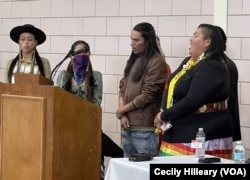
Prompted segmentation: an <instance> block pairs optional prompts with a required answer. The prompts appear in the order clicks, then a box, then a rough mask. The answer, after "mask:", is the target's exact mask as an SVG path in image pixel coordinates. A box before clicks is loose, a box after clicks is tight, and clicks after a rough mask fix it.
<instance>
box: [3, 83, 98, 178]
mask: <svg viewBox="0 0 250 180" xmlns="http://www.w3.org/2000/svg"><path fill="white" fill-rule="evenodd" d="M0 96H1V108H0V118H1V119H0V120H1V121H0V122H1V124H0V125H1V129H0V130H1V132H0V146H1V155H0V158H1V159H0V160H1V164H0V165H1V166H0V180H13V179H18V180H40V179H41V180H90V179H91V180H99V179H100V163H101V162H100V157H101V108H100V107H97V106H96V105H94V104H92V103H89V102H87V101H85V100H83V99H81V98H79V97H77V96H75V95H72V94H70V93H68V92H66V91H64V90H62V89H60V88H58V87H55V86H49V85H34V84H32V85H31V84H23V83H20V84H5V83H0Z"/></svg>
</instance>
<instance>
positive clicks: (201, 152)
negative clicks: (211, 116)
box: [195, 128, 206, 159]
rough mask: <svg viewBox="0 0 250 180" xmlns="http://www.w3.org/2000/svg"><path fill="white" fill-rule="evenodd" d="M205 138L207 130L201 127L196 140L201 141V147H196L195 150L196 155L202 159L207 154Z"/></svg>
mask: <svg viewBox="0 0 250 180" xmlns="http://www.w3.org/2000/svg"><path fill="white" fill-rule="evenodd" d="M205 139H206V135H205V132H204V131H203V128H199V130H198V132H197V134H196V140H199V141H201V145H200V147H198V148H196V150H195V155H196V157H198V158H200V159H202V158H204V156H205Z"/></svg>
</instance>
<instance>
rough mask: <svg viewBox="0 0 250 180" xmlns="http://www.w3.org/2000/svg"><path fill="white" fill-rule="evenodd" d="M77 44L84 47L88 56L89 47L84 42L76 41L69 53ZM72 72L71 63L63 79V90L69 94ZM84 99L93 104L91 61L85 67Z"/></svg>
mask: <svg viewBox="0 0 250 180" xmlns="http://www.w3.org/2000/svg"><path fill="white" fill-rule="evenodd" d="M79 44H83V45H84V46H85V49H86V52H88V53H89V54H90V47H89V45H88V43H86V42H85V41H82V40H78V41H76V42H74V43H73V44H72V46H71V49H70V51H71V52H74V50H75V47H76V46H77V45H79ZM73 74H74V71H73V64H72V61H71V62H70V63H69V64H68V67H67V69H66V76H65V79H64V82H65V84H64V89H65V90H66V91H69V92H71V88H72V81H71V80H72V77H73ZM85 89H86V91H85V99H86V100H87V101H89V102H93V101H94V75H93V68H92V64H91V61H90V60H89V63H88V67H87V72H86V77H85Z"/></svg>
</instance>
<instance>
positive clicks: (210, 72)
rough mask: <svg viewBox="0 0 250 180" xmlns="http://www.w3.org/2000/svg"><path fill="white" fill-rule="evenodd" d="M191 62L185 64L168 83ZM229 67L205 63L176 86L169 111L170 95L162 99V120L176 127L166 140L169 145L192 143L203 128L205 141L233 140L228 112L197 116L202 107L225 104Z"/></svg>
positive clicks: (170, 131)
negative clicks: (228, 138) (167, 104)
mask: <svg viewBox="0 0 250 180" xmlns="http://www.w3.org/2000/svg"><path fill="white" fill-rule="evenodd" d="M189 59H190V57H187V58H186V59H184V60H183V62H182V63H181V65H180V66H179V67H178V68H177V70H176V71H174V72H173V73H172V75H171V76H170V78H169V81H170V80H171V79H172V78H173V77H174V76H175V75H176V74H177V73H178V72H179V71H180V70H181V69H182V67H183V65H184V64H186V62H187V61H188V60H189ZM228 69H229V68H228V66H227V65H226V64H225V62H223V61H218V60H213V59H204V60H201V61H200V62H199V63H197V64H196V65H195V66H194V67H193V68H192V69H190V70H188V71H187V72H186V73H185V74H184V75H183V76H182V77H181V78H180V79H179V80H178V82H177V83H176V85H175V90H174V97H173V106H172V107H171V108H169V109H166V99H167V94H168V93H165V96H164V97H163V103H162V108H163V109H164V112H163V113H162V116H161V118H162V119H164V120H171V123H172V125H173V127H172V128H171V129H169V130H168V131H166V132H165V133H164V135H163V140H164V141H166V142H170V143H190V142H191V140H192V139H195V135H196V133H197V130H198V128H200V127H202V128H204V131H205V133H206V140H211V139H219V138H226V137H232V136H233V120H232V116H231V114H230V112H229V109H226V110H220V111H217V112H211V113H199V114H197V113H194V112H195V111H197V110H198V109H199V108H200V107H201V106H202V105H204V104H207V103H214V102H221V101H224V100H226V99H227V98H228V97H229V95H230V93H231V87H230V78H229V77H230V76H229V74H230V73H229V70H228Z"/></svg>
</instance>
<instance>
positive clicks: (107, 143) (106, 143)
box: [102, 132, 123, 158]
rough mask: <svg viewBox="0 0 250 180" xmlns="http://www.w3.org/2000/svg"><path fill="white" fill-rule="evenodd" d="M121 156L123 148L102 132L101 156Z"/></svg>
mask: <svg viewBox="0 0 250 180" xmlns="http://www.w3.org/2000/svg"><path fill="white" fill-rule="evenodd" d="M103 156H106V157H112V158H118V157H123V150H122V148H121V147H120V146H118V145H117V144H116V143H115V142H114V141H113V140H112V139H110V137H108V136H107V135H106V134H105V133H103V132H102V157H103Z"/></svg>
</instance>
